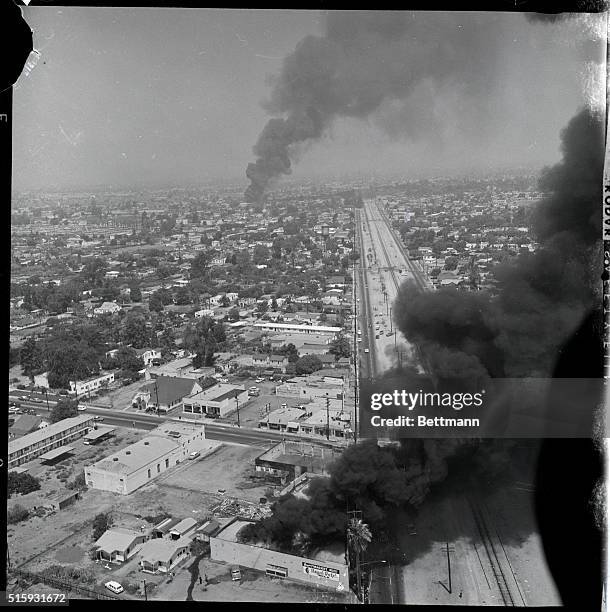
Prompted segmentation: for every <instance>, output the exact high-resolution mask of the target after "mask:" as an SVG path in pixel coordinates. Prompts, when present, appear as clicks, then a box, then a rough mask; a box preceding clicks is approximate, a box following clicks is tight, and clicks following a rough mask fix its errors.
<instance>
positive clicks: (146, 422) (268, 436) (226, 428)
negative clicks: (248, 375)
mask: <svg viewBox="0 0 610 612" xmlns="http://www.w3.org/2000/svg"><path fill="white" fill-rule="evenodd" d="M49 403H51V402H49ZM22 406H23V407H24V408H30V409H33V410H35V411H36V414H38V415H39V416H41V417H45V416H48V414H49V412H48V411H47V408H46V405H44V406H42V405H40V404H36V403H34V402H26V401H24V402H23V403H22ZM79 414H89V415H93V416H99V417H101V419H100V420H99V421H98V422H100V423H103V424H104V425H116V426H120V427H133V428H135V429H143V430H146V431H150V430H151V429H154V428H155V427H158V426H159V425H161V424H162V423H164V422H168V421H176V420H182V419H180V418H179V416H180V415H177V416H175V417H174V416H172V417H167V416H156V415H152V414H134V413H130V414H126V413H124V412H117V411H113V410H111V409H108V408H97V407H93V406H89V407H88V408H87V410H86V411H82V412H80V413H79ZM185 421H186V419H185ZM186 422H188V421H186ZM203 424H204V425H205V436H206V438H208V439H210V440H219V441H222V442H232V443H236V444H247V445H249V446H260V445H266V444H269V443H276V442H280V441H281V440H283V439H286V440H300V441H311V440H312V439H311V438H306V437H299V436H293V435H290V434H286V433H283V432H274V431H266V430H264V429H248V428H245V427H236V426H235V427H234V426H231V425H219V424H215V423H210V422H209V421H207V422H206V421H204V422H203ZM315 442H316V443H317V444H328V445H329V446H338V445H340V444H337V443H333V442H326V441H325V440H317V439H316V440H315Z"/></svg>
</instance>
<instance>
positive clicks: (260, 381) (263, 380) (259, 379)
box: [256, 376, 265, 383]
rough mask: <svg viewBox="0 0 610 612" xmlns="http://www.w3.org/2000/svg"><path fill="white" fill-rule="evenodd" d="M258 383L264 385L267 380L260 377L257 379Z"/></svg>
mask: <svg viewBox="0 0 610 612" xmlns="http://www.w3.org/2000/svg"><path fill="white" fill-rule="evenodd" d="M256 382H257V383H262V382H265V379H264V378H263V377H262V376H259V377H258V378H257V379H256Z"/></svg>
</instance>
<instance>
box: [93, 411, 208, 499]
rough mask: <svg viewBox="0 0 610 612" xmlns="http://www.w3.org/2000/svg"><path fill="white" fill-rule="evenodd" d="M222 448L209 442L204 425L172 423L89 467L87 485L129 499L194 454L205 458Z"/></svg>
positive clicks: (162, 426)
mask: <svg viewBox="0 0 610 612" xmlns="http://www.w3.org/2000/svg"><path fill="white" fill-rule="evenodd" d="M218 444H219V443H218V442H215V441H209V440H206V439H205V429H204V426H203V425H196V424H192V423H178V422H176V421H168V422H167V423H164V424H163V425H160V426H159V427H157V428H156V429H153V430H152V431H151V432H150V433H149V435H148V436H146V437H145V438H143V439H142V440H139V441H138V442H135V443H134V444H131V445H130V446H127V447H126V448H123V449H121V450H119V451H117V452H116V453H113V454H112V455H110V456H109V457H106V458H105V459H102V460H101V461H98V462H97V463H95V464H93V465H89V466H85V481H86V483H87V486H88V487H90V488H92V489H100V490H102V491H111V492H113V493H120V494H121V495H128V494H129V493H132V492H133V491H135V490H136V489H138V488H140V487H141V486H143V485H145V484H147V483H148V482H151V481H152V480H153V479H154V478H156V477H157V476H158V475H159V474H162V473H164V472H166V471H167V470H169V469H171V468H172V467H174V466H175V465H177V464H178V463H180V462H182V461H184V460H185V459H187V458H188V456H189V455H190V454H191V453H193V452H196V451H198V452H201V453H202V454H203V452H205V451H211V450H213V449H214V448H216V446H217V445H218Z"/></svg>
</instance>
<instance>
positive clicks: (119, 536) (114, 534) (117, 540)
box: [95, 527, 142, 552]
mask: <svg viewBox="0 0 610 612" xmlns="http://www.w3.org/2000/svg"><path fill="white" fill-rule="evenodd" d="M140 535H142V534H141V533H140V532H139V531H133V530H132V529H125V528H124V527H112V528H111V529H108V531H105V532H104V533H103V534H102V537H101V538H100V539H99V540H97V542H96V543H95V546H96V547H97V548H98V549H99V548H102V549H104V550H105V551H107V552H114V551H115V550H125V549H126V548H129V546H130V545H131V544H132V542H133V541H134V540H135V539H136V538H137V537H139V536H140Z"/></svg>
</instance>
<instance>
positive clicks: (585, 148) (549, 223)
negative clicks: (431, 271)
mask: <svg viewBox="0 0 610 612" xmlns="http://www.w3.org/2000/svg"><path fill="white" fill-rule="evenodd" d="M603 137H604V130H603V121H602V117H601V116H600V115H599V114H597V113H595V112H593V111H591V110H583V111H581V112H580V113H579V114H578V115H576V116H575V117H574V118H573V119H572V120H571V121H570V122H569V124H568V125H567V127H566V128H565V129H564V130H563V131H562V154H563V159H562V161H561V162H560V163H559V164H557V165H555V166H553V167H552V168H547V169H545V170H544V171H543V172H542V176H541V178H540V188H541V190H543V191H545V192H546V193H548V196H547V197H545V198H544V199H543V200H542V201H541V202H540V203H538V205H537V206H536V208H535V210H534V212H533V229H534V233H535V235H536V237H537V239H538V241H539V245H540V246H539V249H538V250H537V251H536V252H534V253H527V254H522V255H520V256H518V257H517V258H515V260H514V261H513V262H512V263H509V264H505V265H502V266H499V267H498V269H497V271H496V278H497V280H498V290H499V293H498V295H497V296H495V297H491V296H489V295H487V294H486V293H484V292H480V293H475V294H473V293H467V292H462V291H459V290H455V289H442V290H439V291H436V292H432V293H421V292H418V291H417V289H416V288H415V287H414V286H413V285H410V284H405V285H403V287H401V290H400V292H399V294H398V296H397V299H396V304H395V305H394V313H395V320H396V324H397V325H398V327H399V329H400V330H401V331H402V332H403V334H404V335H405V337H406V338H407V339H408V340H410V341H412V342H415V343H417V344H418V345H419V346H420V347H421V348H422V350H423V352H424V354H426V355H428V359H429V360H430V361H434V360H435V359H437V356H438V355H439V354H441V353H442V354H441V357H440V358H441V359H442V362H443V364H444V365H445V369H446V367H447V366H450V363H451V362H453V363H455V364H456V368H457V367H462V366H460V360H461V358H466V357H468V358H469V359H470V360H471V359H472V358H475V359H476V360H478V362H479V363H480V364H481V368H482V370H483V371H484V372H485V373H486V374H487V375H489V376H490V377H493V378H497V377H504V376H505V377H523V376H532V377H547V376H550V373H551V370H552V367H553V364H554V362H555V360H556V359H557V356H558V351H559V349H560V346H561V344H562V343H563V342H565V341H566V340H567V338H568V337H569V336H570V334H571V333H573V332H574V331H575V330H576V328H577V327H578V325H579V324H580V322H581V321H582V320H583V318H584V317H585V316H586V315H587V313H588V312H590V311H591V310H592V309H593V308H594V306H595V305H596V303H597V302H598V301H599V298H600V289H601V285H600V281H599V278H600V277H599V273H600V271H599V261H601V259H600V255H601V254H600V247H601V222H600V217H599V204H600V197H601V188H602V174H603V161H604V142H603ZM447 351H449V352H451V353H452V354H453V359H452V360H448V359H447Z"/></svg>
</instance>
